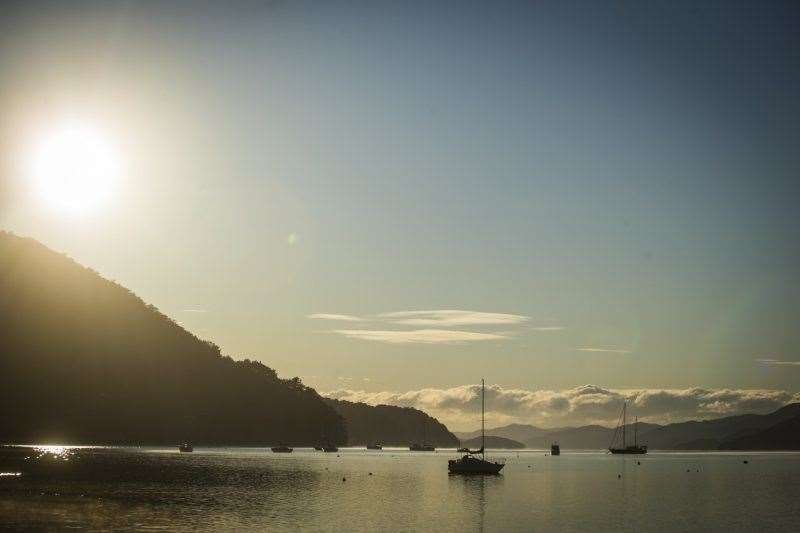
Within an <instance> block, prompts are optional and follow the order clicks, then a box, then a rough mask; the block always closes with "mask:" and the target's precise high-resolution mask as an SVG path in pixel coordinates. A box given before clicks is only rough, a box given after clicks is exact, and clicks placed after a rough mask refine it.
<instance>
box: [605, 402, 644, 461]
mask: <svg viewBox="0 0 800 533" xmlns="http://www.w3.org/2000/svg"><path fill="white" fill-rule="evenodd" d="M627 407H628V402H626V401H624V402H622V414H621V415H620V422H619V423H618V424H617V429H615V430H614V437H613V438H612V439H611V445H610V446H609V447H608V451H609V452H611V453H613V454H615V455H617V454H631V455H642V454H645V453H647V446H639V442H638V429H639V419H638V418H637V419H636V423H635V424H634V425H633V445H628V442H627V440H626V438H625V426H626V417H627ZM620 430H622V431H620ZM620 433H621V434H622V446H620V447H619V448H615V447H614V443H615V442H616V440H617V435H619V434H620Z"/></svg>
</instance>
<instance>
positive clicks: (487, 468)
mask: <svg viewBox="0 0 800 533" xmlns="http://www.w3.org/2000/svg"><path fill="white" fill-rule="evenodd" d="M485 392H486V385H485V383H484V380H483V379H481V449H480V450H475V451H470V450H467V452H466V454H465V455H464V457H462V458H461V459H450V460H449V461H447V471H448V473H450V474H465V475H466V474H476V475H496V474H499V473H500V471H501V470H502V469H503V467H504V466H506V465H505V463H498V462H496V461H487V460H486V429H485V426H486V420H485V419H486V415H485V411H486V410H485V396H486V394H485ZM475 455H480V456H481V457H480V459H479V458H477V457H473V456H475Z"/></svg>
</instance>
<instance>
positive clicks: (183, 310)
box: [181, 309, 208, 313]
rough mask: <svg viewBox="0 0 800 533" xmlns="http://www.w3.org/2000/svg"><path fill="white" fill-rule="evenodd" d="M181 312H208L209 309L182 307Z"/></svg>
mask: <svg viewBox="0 0 800 533" xmlns="http://www.w3.org/2000/svg"><path fill="white" fill-rule="evenodd" d="M181 313H208V310H207V309H182V310H181Z"/></svg>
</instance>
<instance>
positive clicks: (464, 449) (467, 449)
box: [456, 448, 469, 453]
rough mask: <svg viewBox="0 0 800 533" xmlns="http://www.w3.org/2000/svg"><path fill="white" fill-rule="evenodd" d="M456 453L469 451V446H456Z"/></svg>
mask: <svg viewBox="0 0 800 533" xmlns="http://www.w3.org/2000/svg"><path fill="white" fill-rule="evenodd" d="M456 453H469V448H456Z"/></svg>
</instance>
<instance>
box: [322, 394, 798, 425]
mask: <svg viewBox="0 0 800 533" xmlns="http://www.w3.org/2000/svg"><path fill="white" fill-rule="evenodd" d="M324 395H325V396H328V397H331V398H336V399H341V400H348V401H352V402H364V403H368V404H371V405H377V404H388V405H398V406H401V407H416V408H418V409H421V410H423V411H425V412H427V413H430V414H431V415H432V416H435V417H437V418H438V419H440V420H441V421H442V422H444V423H445V424H447V425H448V427H450V429H453V430H471V429H475V427H477V426H479V424H480V385H462V386H460V387H453V388H450V389H420V390H414V391H407V392H367V391H362V390H350V389H339V390H334V391H330V392H328V393H325V394H324ZM624 399H627V400H628V401H629V402H630V405H629V409H630V410H629V413H631V414H635V415H636V416H638V417H639V420H641V421H646V422H653V423H660V424H664V423H670V422H681V421H685V420H702V419H708V418H718V417H721V416H728V415H735V414H743V413H768V412H770V411H774V410H775V409H778V408H780V407H782V406H784V405H786V404H788V403H791V402H800V394H799V393H791V392H787V391H782V390H766V389H706V388H699V387H695V388H690V389H624V390H623V389H606V388H603V387H599V386H597V385H583V386H580V387H576V388H574V389H567V390H561V391H551V390H536V391H532V390H525V389H506V388H503V387H501V386H499V385H491V386H487V388H486V404H487V413H486V417H487V423H489V424H490V427H491V426H499V425H504V424H510V423H523V424H532V425H535V426H541V427H558V426H578V425H585V424H602V425H607V426H612V425H614V423H615V421H616V419H617V417H618V415H619V410H620V407H621V405H622V401H623V400H624Z"/></svg>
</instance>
